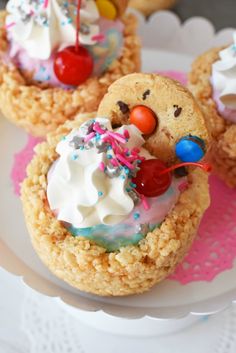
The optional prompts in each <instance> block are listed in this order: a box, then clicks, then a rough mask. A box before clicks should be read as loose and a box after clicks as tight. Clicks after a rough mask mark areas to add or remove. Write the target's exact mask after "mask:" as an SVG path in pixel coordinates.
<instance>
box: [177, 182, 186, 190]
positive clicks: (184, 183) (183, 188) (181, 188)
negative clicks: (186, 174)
mask: <svg viewBox="0 0 236 353" xmlns="http://www.w3.org/2000/svg"><path fill="white" fill-rule="evenodd" d="M178 189H179V191H180V192H183V191H185V190H187V189H188V182H187V181H184V182H183V183H182V184H180V185H179V186H178Z"/></svg>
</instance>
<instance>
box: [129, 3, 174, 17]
mask: <svg viewBox="0 0 236 353" xmlns="http://www.w3.org/2000/svg"><path fill="white" fill-rule="evenodd" d="M176 2H177V1H176V0H151V1H150V0H149V1H147V0H130V2H129V6H130V7H133V8H135V9H137V10H139V11H141V12H142V13H143V14H144V15H145V16H149V15H151V14H152V13H153V12H155V11H159V10H166V9H170V8H171V7H173V6H174V5H175V4H176Z"/></svg>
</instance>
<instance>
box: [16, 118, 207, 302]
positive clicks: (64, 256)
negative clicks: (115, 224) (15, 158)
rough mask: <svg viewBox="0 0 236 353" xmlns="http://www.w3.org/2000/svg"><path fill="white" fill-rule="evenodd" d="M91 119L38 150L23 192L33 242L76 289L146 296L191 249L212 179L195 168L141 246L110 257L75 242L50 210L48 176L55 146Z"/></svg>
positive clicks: (75, 124) (93, 246)
mask: <svg viewBox="0 0 236 353" xmlns="http://www.w3.org/2000/svg"><path fill="white" fill-rule="evenodd" d="M90 118H91V115H90V116H79V117H78V118H77V120H74V121H68V122H67V123H65V124H64V125H63V126H61V127H59V128H58V130H57V131H56V132H54V133H52V134H50V135H49V136H48V140H47V142H44V143H42V144H40V145H38V146H37V147H36V155H35V157H34V158H33V160H32V162H31V163H30V165H29V166H28V169H27V178H26V179H25V181H24V182H23V185H22V190H21V191H22V194H21V199H22V203H23V209H24V215H25V220H26V224H27V227H28V230H29V233H30V236H31V240H32V244H33V246H34V249H35V251H36V252H37V254H38V255H39V257H40V258H41V260H42V261H43V262H44V264H45V265H46V266H47V267H48V268H49V269H50V270H51V271H52V272H53V273H54V274H55V275H56V276H57V277H59V278H60V279H62V280H64V281H65V282H67V283H68V284H70V285H71V286H73V287H75V288H78V289H80V290H82V291H85V292H90V293H94V294H97V295H100V296H125V295H131V294H135V293H143V292H145V291H147V290H149V289H150V288H151V287H152V286H153V285H155V284H156V283H158V282H160V281H162V280H163V279H165V278H166V277H167V276H168V275H170V274H171V273H172V272H173V271H174V269H175V267H176V266H177V264H178V263H179V262H180V261H181V260H182V259H183V257H184V256H185V254H186V252H187V251H188V250H189V248H190V246H191V244H192V241H193V239H194V237H195V235H196V232H197V228H198V225H199V222H200V220H201V218H202V216H203V214H204V211H205V210H206V208H207V207H208V206H209V191H208V176H207V175H206V173H204V172H203V171H201V170H196V169H195V170H192V171H191V172H190V173H189V175H188V177H187V178H188V182H189V188H188V189H187V190H186V191H184V192H182V193H181V195H180V197H179V200H178V202H177V204H176V206H175V207H174V209H173V210H172V211H171V212H170V213H169V215H168V216H167V217H166V219H165V221H164V222H163V223H162V225H161V227H160V228H157V229H155V230H154V231H153V232H150V233H149V234H148V235H147V236H146V238H145V239H143V240H142V241H140V243H139V244H138V245H137V246H127V247H123V248H121V249H120V250H119V251H117V252H111V253H107V252H106V250H105V249H104V248H103V247H100V246H98V245H96V244H95V243H94V242H92V241H90V240H88V239H85V238H83V237H76V238H74V237H73V236H72V235H71V234H70V233H69V232H68V231H67V229H66V228H65V227H64V226H63V225H62V223H60V222H59V221H58V220H57V219H56V218H55V217H54V215H53V213H52V211H51V210H50V208H49V206H48V202H47V196H46V190H47V172H48V170H49V168H50V166H51V165H52V163H53V162H54V161H55V160H56V158H57V157H58V156H57V154H56V152H55V148H56V145H57V143H58V142H59V141H60V139H61V138H62V136H65V135H66V134H68V133H69V132H70V131H71V130H72V129H73V128H77V127H79V125H80V124H81V123H82V122H83V121H85V120H87V119H90Z"/></svg>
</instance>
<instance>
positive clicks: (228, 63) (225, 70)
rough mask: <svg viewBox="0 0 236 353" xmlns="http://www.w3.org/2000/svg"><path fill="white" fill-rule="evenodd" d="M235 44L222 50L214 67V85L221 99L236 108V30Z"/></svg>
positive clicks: (223, 102)
mask: <svg viewBox="0 0 236 353" xmlns="http://www.w3.org/2000/svg"><path fill="white" fill-rule="evenodd" d="M233 37H234V44H233V45H231V46H230V47H228V48H226V49H224V50H222V51H221V52H220V54H219V55H220V60H219V61H217V62H215V63H214V64H213V67H212V85H213V87H214V91H215V93H216V94H217V96H218V97H219V101H220V102H221V103H222V104H223V105H224V106H225V107H226V108H229V109H233V110H234V109H235V110H236V32H235V33H234V36H233Z"/></svg>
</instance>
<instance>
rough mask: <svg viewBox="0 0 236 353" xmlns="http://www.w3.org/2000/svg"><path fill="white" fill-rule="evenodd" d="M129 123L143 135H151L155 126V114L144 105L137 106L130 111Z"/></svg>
mask: <svg viewBox="0 0 236 353" xmlns="http://www.w3.org/2000/svg"><path fill="white" fill-rule="evenodd" d="M130 123H131V124H133V125H135V126H136V127H137V128H138V129H139V130H140V131H141V132H142V133H143V134H144V135H150V134H152V133H153V132H154V131H155V129H156V126H157V118H156V115H155V113H154V112H153V111H152V110H151V109H149V108H147V107H145V106H144V105H137V106H136V107H134V108H133V109H132V110H131V113H130Z"/></svg>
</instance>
